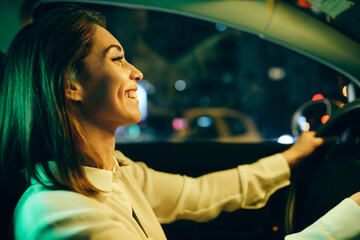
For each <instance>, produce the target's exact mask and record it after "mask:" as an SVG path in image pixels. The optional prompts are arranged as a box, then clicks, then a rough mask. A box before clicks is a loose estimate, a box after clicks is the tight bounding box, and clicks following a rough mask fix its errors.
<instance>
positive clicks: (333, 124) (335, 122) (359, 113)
mask: <svg viewBox="0 0 360 240" xmlns="http://www.w3.org/2000/svg"><path fill="white" fill-rule="evenodd" d="M356 120H360V98H358V99H356V100H354V101H352V102H350V103H348V104H346V105H345V106H344V107H342V108H340V109H339V110H338V111H336V112H335V114H334V115H333V116H331V118H330V119H329V120H328V121H327V122H326V123H325V124H324V125H322V126H321V127H320V128H319V129H318V130H317V132H316V136H317V137H323V138H326V137H330V136H339V135H340V134H341V133H342V132H344V131H345V130H346V128H348V126H349V125H350V124H351V123H352V122H354V121H356ZM340 123H342V124H340Z"/></svg>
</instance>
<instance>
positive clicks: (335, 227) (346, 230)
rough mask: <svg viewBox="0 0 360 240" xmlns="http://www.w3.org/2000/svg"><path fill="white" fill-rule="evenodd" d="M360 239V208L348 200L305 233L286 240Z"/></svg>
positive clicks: (290, 236)
mask: <svg viewBox="0 0 360 240" xmlns="http://www.w3.org/2000/svg"><path fill="white" fill-rule="evenodd" d="M300 239H301V240H303V239H306V240H335V239H343V240H350V239H354V240H355V239H360V207H359V205H357V204H356V203H355V202H354V201H353V200H351V199H349V198H347V199H345V200H343V201H342V202H341V203H340V204H339V205H337V206H336V207H334V208H333V209H332V210H330V211H329V212H328V213H326V214H325V215H324V216H323V217H321V218H320V219H319V220H317V221H316V222H315V223H313V224H312V225H310V226H309V227H307V228H305V229H304V230H303V231H301V232H299V233H295V234H291V235H288V236H286V237H285V240H300Z"/></svg>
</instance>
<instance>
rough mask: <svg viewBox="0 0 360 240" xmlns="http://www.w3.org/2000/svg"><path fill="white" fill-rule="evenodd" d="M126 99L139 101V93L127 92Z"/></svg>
mask: <svg viewBox="0 0 360 240" xmlns="http://www.w3.org/2000/svg"><path fill="white" fill-rule="evenodd" d="M125 97H127V98H130V99H137V97H138V96H137V93H136V91H133V90H129V91H126V92H125Z"/></svg>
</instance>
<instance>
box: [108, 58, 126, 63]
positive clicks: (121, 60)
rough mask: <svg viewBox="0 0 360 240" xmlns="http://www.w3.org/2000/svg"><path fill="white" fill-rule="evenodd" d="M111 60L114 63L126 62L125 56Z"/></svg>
mask: <svg viewBox="0 0 360 240" xmlns="http://www.w3.org/2000/svg"><path fill="white" fill-rule="evenodd" d="M111 60H112V61H113V62H120V63H121V62H123V60H124V56H121V57H116V58H111Z"/></svg>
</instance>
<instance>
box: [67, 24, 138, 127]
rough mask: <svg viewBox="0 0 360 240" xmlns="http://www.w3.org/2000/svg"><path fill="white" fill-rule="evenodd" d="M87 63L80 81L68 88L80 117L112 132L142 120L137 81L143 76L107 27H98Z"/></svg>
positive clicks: (85, 59)
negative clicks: (130, 61)
mask: <svg viewBox="0 0 360 240" xmlns="http://www.w3.org/2000/svg"><path fill="white" fill-rule="evenodd" d="M83 63H84V68H83V70H82V71H81V72H80V73H79V74H78V78H77V81H75V83H74V84H73V86H72V88H71V89H68V90H67V91H68V92H67V96H68V97H69V98H70V99H71V100H72V102H73V103H74V104H75V105H76V106H77V108H78V111H79V114H80V117H81V118H82V119H84V120H86V121H88V122H91V124H95V125H97V126H100V127H103V128H106V129H108V130H110V131H115V130H116V128H118V127H119V126H124V125H131V124H135V123H137V122H139V121H140V119H141V113H140V110H139V106H138V105H139V101H138V99H137V94H136V90H137V86H136V83H137V82H139V81H141V80H142V78H143V75H142V73H141V72H140V71H139V70H138V69H136V68H135V67H134V66H132V65H131V64H130V63H128V62H127V61H126V60H125V55H124V49H123V48H122V46H121V45H120V43H119V42H118V40H117V39H116V38H115V37H114V36H113V35H112V34H111V33H110V32H108V31H107V30H106V29H105V28H103V27H101V26H98V25H97V26H96V31H95V34H94V36H93V45H92V47H91V49H90V53H89V54H88V56H86V57H85V58H84V61H83Z"/></svg>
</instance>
